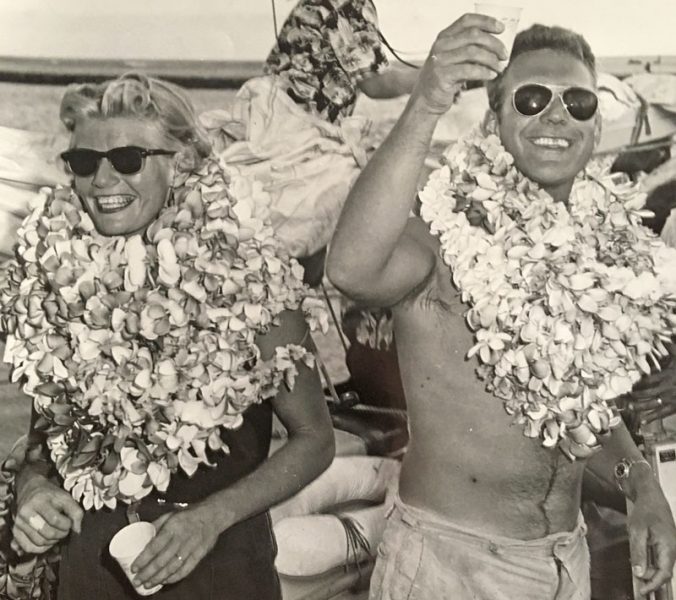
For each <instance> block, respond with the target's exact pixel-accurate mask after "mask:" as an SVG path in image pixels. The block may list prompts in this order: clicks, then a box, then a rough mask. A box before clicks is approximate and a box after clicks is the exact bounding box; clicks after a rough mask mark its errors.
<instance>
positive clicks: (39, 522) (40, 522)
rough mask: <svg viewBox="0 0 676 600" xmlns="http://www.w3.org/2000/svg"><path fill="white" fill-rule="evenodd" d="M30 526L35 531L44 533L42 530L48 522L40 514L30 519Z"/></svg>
mask: <svg viewBox="0 0 676 600" xmlns="http://www.w3.org/2000/svg"><path fill="white" fill-rule="evenodd" d="M28 524H29V525H30V526H31V527H32V528H33V529H35V531H42V528H43V527H44V526H45V525H46V524H47V522H46V521H45V520H44V519H43V518H42V517H41V516H40V515H38V514H35V515H32V516H31V518H30V519H28Z"/></svg>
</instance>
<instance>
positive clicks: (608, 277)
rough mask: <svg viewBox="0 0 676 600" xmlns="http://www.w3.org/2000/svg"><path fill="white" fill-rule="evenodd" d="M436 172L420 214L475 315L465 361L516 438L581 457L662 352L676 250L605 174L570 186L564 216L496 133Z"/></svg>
mask: <svg viewBox="0 0 676 600" xmlns="http://www.w3.org/2000/svg"><path fill="white" fill-rule="evenodd" d="M445 161H446V164H445V165H444V166H443V167H441V168H440V169H438V170H436V171H435V172H433V173H432V174H431V176H430V178H429V181H428V183H427V185H426V187H425V188H424V190H423V191H422V192H421V193H420V200H421V203H422V208H421V216H422V218H423V220H424V221H426V222H427V223H429V225H430V231H431V232H432V234H434V235H437V236H438V237H439V240H440V245H441V248H440V252H441V256H442V258H443V260H444V262H445V263H446V264H447V265H448V266H449V267H450V269H451V272H452V280H453V283H454V284H455V286H456V287H457V288H458V290H459V291H460V292H461V295H462V300H463V302H466V303H468V304H469V305H470V308H469V309H468V311H467V313H466V319H467V323H468V324H469V327H470V328H471V329H472V330H473V331H474V332H475V340H476V344H475V345H474V346H473V347H472V348H471V349H470V350H469V352H468V355H467V356H468V357H471V356H474V355H477V356H478V358H479V361H480V366H479V368H478V374H479V376H480V378H481V379H482V380H484V381H485V382H486V385H487V389H488V391H490V392H492V393H493V394H494V395H495V396H496V397H498V398H500V399H501V400H503V402H504V405H505V408H506V410H507V412H508V413H509V414H511V415H514V418H515V422H516V423H519V424H521V425H523V426H524V433H525V435H527V436H529V437H533V438H537V437H540V438H541V439H542V444H543V445H544V446H546V447H554V446H556V445H558V446H559V447H560V448H561V449H562V450H563V451H564V452H565V453H566V454H567V455H568V456H569V457H570V458H571V459H574V458H575V457H584V456H588V455H589V454H590V453H591V452H592V450H593V449H594V448H595V447H597V446H598V445H599V438H598V436H601V435H604V434H606V433H608V432H609V431H610V429H611V428H612V427H614V426H616V425H618V424H619V422H620V418H619V416H618V415H617V413H616V410H615V409H614V407H613V405H612V403H610V404H609V403H608V401H610V400H612V399H613V398H615V397H617V396H619V395H621V394H624V393H626V392H628V391H630V390H631V388H632V386H633V384H634V383H635V382H636V381H637V380H638V379H639V378H640V377H641V376H642V374H644V373H649V372H650V371H651V369H659V368H660V366H659V363H658V359H659V357H661V356H664V355H666V353H667V350H666V347H665V345H664V342H668V341H670V339H671V336H672V335H673V334H674V329H675V326H676V317H675V315H674V310H675V309H676V273H675V271H676V269H675V268H674V265H676V250H674V249H672V248H668V247H667V246H665V244H664V243H663V242H662V241H661V240H660V239H659V238H657V237H656V236H655V235H654V234H652V233H651V232H650V231H649V230H648V229H647V228H645V227H643V226H642V225H641V224H640V219H641V217H642V216H645V215H646V211H642V210H641V209H642V207H643V205H644V202H645V195H644V194H640V193H638V192H637V190H636V186H634V185H632V184H629V185H615V184H614V183H613V179H612V178H611V177H610V175H609V173H608V171H607V169H601V171H600V172H599V173H598V174H597V176H595V177H590V176H589V175H587V176H586V177H583V178H579V179H577V180H576V182H575V184H574V187H573V190H572V193H571V197H570V201H569V204H568V206H567V205H566V204H564V203H561V202H555V201H554V199H553V198H552V197H551V196H550V195H549V194H548V193H546V192H545V191H544V190H542V189H540V188H539V187H538V185H537V184H535V183H534V182H532V181H530V180H529V179H528V178H526V177H525V176H524V175H522V174H521V173H520V172H519V171H518V170H517V169H516V168H515V167H514V166H513V158H512V156H511V155H510V154H509V153H508V152H507V151H506V150H505V149H504V147H503V146H502V145H501V143H500V140H499V138H498V137H497V136H496V135H494V134H489V135H484V134H482V133H481V132H479V131H476V132H474V133H473V134H472V135H470V136H468V137H467V138H465V139H463V140H460V141H459V142H458V143H457V144H456V145H454V146H452V147H451V148H450V149H449V150H447V152H446V154H445ZM648 214H650V213H648ZM470 221H471V222H472V223H470ZM477 221H480V223H477ZM479 224H480V225H481V226H477V225H479Z"/></svg>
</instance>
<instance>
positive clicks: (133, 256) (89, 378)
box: [1, 75, 333, 600]
mask: <svg viewBox="0 0 676 600" xmlns="http://www.w3.org/2000/svg"><path fill="white" fill-rule="evenodd" d="M61 118H62V121H63V122H64V124H65V125H66V127H67V128H68V129H69V131H70V132H71V144H70V149H69V150H68V151H67V152H64V153H63V155H62V157H63V160H64V161H65V163H66V164H67V166H68V168H69V170H70V172H71V173H72V175H73V192H74V193H72V194H71V193H69V192H68V191H64V190H61V191H57V192H56V193H55V194H54V196H53V197H52V198H49V199H48V200H47V203H46V205H45V208H44V209H41V210H37V211H36V212H34V213H33V215H32V217H31V218H29V219H28V220H27V221H26V223H24V226H23V230H22V237H21V239H20V244H19V255H18V259H17V261H16V263H15V264H14V266H12V267H10V271H9V273H8V274H6V275H5V278H4V280H3V285H2V286H1V288H2V289H1V291H2V297H3V300H5V301H7V300H9V299H10V298H11V302H10V304H12V306H13V307H17V306H20V305H21V304H22V302H26V303H30V302H32V300H30V297H33V298H35V297H37V298H39V299H40V301H39V303H40V304H39V305H40V306H41V307H42V309H41V310H45V312H44V313H42V312H41V313H40V316H39V317H37V318H36V319H33V317H30V318H29V320H30V321H31V324H28V323H27V322H24V321H23V317H22V316H21V315H22V314H23V313H22V312H21V311H19V312H18V313H17V312H15V311H14V308H7V309H6V310H5V311H4V315H3V317H4V319H3V320H4V323H5V325H6V327H5V329H6V330H7V331H8V333H9V337H8V346H9V347H11V348H12V350H13V352H14V355H13V360H14V372H15V374H16V373H22V374H23V378H22V381H23V382H24V390H25V391H27V392H28V394H29V395H30V396H32V397H33V401H34V414H33V418H32V424H31V440H32V444H31V447H30V449H29V452H28V455H27V463H26V464H25V466H24V467H23V468H22V469H21V470H20V472H19V474H18V476H17V481H16V506H17V511H16V518H15V523H14V528H13V535H14V545H15V547H17V548H19V549H20V550H21V551H23V552H25V553H36V554H39V553H44V552H47V551H48V550H50V549H51V548H53V547H54V546H55V545H57V544H61V563H60V568H59V582H58V597H59V600H64V599H65V600H67V599H69V598H78V599H81V598H111V599H112V598H115V599H118V598H133V597H136V595H135V593H134V591H133V588H132V586H131V584H130V583H129V582H128V581H127V579H126V578H125V576H124V574H123V573H122V571H121V570H120V569H119V567H117V566H116V565H115V564H114V561H113V560H112V559H111V558H110V556H109V555H108V553H107V550H106V548H107V544H108V543H109V541H110V539H111V538H112V537H113V535H114V534H115V533H116V532H117V531H118V530H119V529H121V528H122V527H123V526H124V525H126V524H127V520H128V518H129V519H135V518H140V519H141V520H146V521H152V522H153V523H154V524H155V527H156V530H157V535H156V537H155V538H154V539H153V540H152V541H151V542H150V543H149V544H148V546H147V547H146V549H145V550H144V551H143V553H142V554H141V555H140V556H139V557H138V559H137V560H136V562H135V564H134V569H133V570H134V571H135V573H136V579H135V581H134V583H135V584H137V585H143V586H145V587H146V588H152V587H153V586H155V585H156V584H164V587H163V588H162V589H161V590H160V591H159V592H158V593H157V594H156V597H157V598H158V599H160V598H161V599H165V598H166V599H172V598H175V599H178V598H213V597H218V598H223V599H227V598H233V599H235V598H257V599H268V598H269V599H279V598H280V597H281V595H280V588H279V582H278V579H277V574H276V571H275V569H274V559H275V553H276V547H275V542H274V538H273V536H272V533H271V528H270V523H269V517H268V513H267V509H268V508H269V507H270V506H272V505H274V504H276V503H278V502H279V501H281V500H283V499H286V498H287V497H289V496H291V495H292V494H293V493H295V492H296V491H298V490H299V489H300V488H301V487H303V486H304V485H305V484H307V483H308V482H309V481H311V480H312V479H314V478H315V477H316V476H317V475H319V473H321V472H322V471H323V470H324V469H325V468H326V467H327V466H328V465H329V463H330V461H331V459H332V456H333V435H332V430H331V425H330V419H329V417H328V413H327V409H326V406H325V403H324V401H323V395H322V390H321V386H320V382H319V378H318V376H317V373H316V370H314V369H313V368H311V365H312V363H313V361H312V355H311V352H312V344H311V341H310V337H309V335H308V329H307V326H306V323H305V321H304V319H303V312H302V311H301V309H300V301H301V299H302V297H303V295H304V294H305V289H304V287H303V286H302V283H301V281H300V274H301V272H302V270H301V269H300V268H299V267H298V265H294V264H293V263H292V262H289V261H288V259H287V258H286V257H285V254H284V253H283V252H280V250H279V246H278V244H277V242H276V240H275V239H274V237H273V236H272V235H271V230H270V228H269V226H268V225H267V224H266V223H265V222H264V221H263V220H261V219H260V218H259V216H258V214H257V212H256V207H255V203H254V202H253V201H252V199H251V198H247V197H239V198H237V197H235V196H234V195H233V190H234V189H235V188H237V189H239V190H242V189H245V188H246V186H242V185H237V182H232V183H233V185H232V186H231V185H230V183H231V182H230V180H229V179H228V177H226V175H225V174H224V172H223V167H222V165H221V164H220V163H219V162H218V161H217V160H216V159H214V158H213V157H211V155H210V144H209V142H208V140H207V137H206V135H205V133H204V131H203V130H202V128H201V127H200V126H199V125H198V123H197V120H196V117H195V114H194V112H193V109H192V107H191V105H190V103H189V101H188V100H187V99H186V97H185V95H184V94H183V92H182V91H181V90H180V89H179V88H177V87H176V86H173V85H171V84H169V83H166V82H163V81H160V80H157V79H151V78H146V77H144V76H140V75H126V76H122V77H120V78H119V79H116V80H114V81H108V82H105V83H103V84H100V85H76V86H71V87H69V88H68V90H67V91H66V94H65V96H64V98H63V101H62V105H61ZM64 232H65V233H64ZM38 239H39V241H38ZM57 239H58V242H57V241H55V240H57ZM36 256H38V257H39V259H38V260H37V261H36V262H34V261H33V259H34V257H36ZM22 278H23V279H26V278H28V279H30V281H31V282H32V289H31V290H29V292H28V296H26V295H25V294H24V292H25V291H26V290H25V289H24V290H22V289H20V283H19V285H17V282H20V281H21V280H22ZM31 278H32V279H31ZM12 282H14V283H12ZM59 296H60V297H59ZM5 306H7V305H5ZM35 309H36V310H38V308H37V305H36V306H35ZM306 316H307V317H308V318H310V320H312V318H314V317H312V315H311V314H309V313H308V314H307V315H306ZM30 331H33V334H36V333H39V332H41V333H42V337H40V339H41V340H42V341H38V342H37V345H34V342H35V340H36V339H38V338H37V337H35V335H34V336H33V337H32V338H31V337H30V335H27V334H28V333H29V332H30ZM38 337H39V336H38ZM46 340H50V342H47V341H46ZM97 340H98V342H100V344H98V345H97ZM50 344H51V345H50ZM54 344H56V346H54ZM92 344H94V345H93V346H92ZM40 346H41V348H40ZM57 347H58V349H57ZM29 348H30V351H29V352H28V354H30V355H32V356H35V353H36V352H37V353H38V354H40V353H42V355H43V359H44V360H43V362H42V364H41V365H38V364H37V363H35V362H34V361H32V362H31V359H30V358H28V355H27V354H26V350H28V349H29ZM45 357H47V358H45ZM47 363H49V364H47ZM268 400H269V401H268ZM273 412H274V413H275V414H276V415H277V416H278V417H279V419H280V420H281V422H282V423H283V424H284V425H285V426H286V428H287V429H288V431H289V437H288V443H287V444H286V445H285V446H284V447H282V448H281V449H280V450H279V451H277V452H276V453H275V454H274V455H272V456H271V457H269V458H268V451H269V442H270V435H271V419H272V413H273ZM36 441H37V443H36ZM83 509H84V510H83Z"/></svg>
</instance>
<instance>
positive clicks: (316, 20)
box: [265, 0, 387, 122]
mask: <svg viewBox="0 0 676 600" xmlns="http://www.w3.org/2000/svg"><path fill="white" fill-rule="evenodd" d="M386 66H387V57H386V56H385V53H384V50H383V47H382V45H381V42H380V38H379V36H378V23H377V14H376V8H375V6H374V5H373V2H372V0H300V2H298V4H297V5H296V6H295V8H294V9H293V10H292V11H291V13H290V15H289V17H288V18H287V20H286V22H285V23H284V25H283V27H282V30H281V32H280V33H279V36H278V38H277V45H276V46H275V47H274V48H273V49H272V52H271V53H270V55H269V56H268V58H267V60H266V62H265V72H266V74H278V75H282V76H283V77H284V78H285V80H286V82H288V88H287V93H288V94H289V96H291V98H293V99H294V101H295V102H297V103H298V104H301V105H303V106H305V108H306V109H307V110H308V111H310V112H312V113H314V114H317V115H319V116H320V117H322V118H324V119H327V120H328V121H331V122H334V121H336V120H338V119H339V118H340V117H344V116H348V115H350V114H352V111H353V110H354V106H355V102H356V100H357V92H358V89H357V84H358V83H359V81H361V80H362V79H364V78H365V77H366V76H368V75H369V74H375V73H379V72H381V71H382V70H383V69H384V68H385V67H386Z"/></svg>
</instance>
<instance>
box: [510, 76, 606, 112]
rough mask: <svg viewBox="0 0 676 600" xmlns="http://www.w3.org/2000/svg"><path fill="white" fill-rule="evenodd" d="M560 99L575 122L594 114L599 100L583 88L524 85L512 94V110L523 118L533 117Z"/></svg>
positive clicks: (539, 84)
mask: <svg viewBox="0 0 676 600" xmlns="http://www.w3.org/2000/svg"><path fill="white" fill-rule="evenodd" d="M555 97H557V98H560V99H561V102H562V103H563V106H565V108H566V110H567V111H568V114H570V116H571V117H573V119H576V120H577V121H588V120H589V119H591V118H592V117H593V116H594V113H596V109H597V108H598V105H599V99H598V96H597V95H596V93H595V92H593V91H592V90H589V89H587V88H583V87H576V86H568V85H553V84H549V83H548V84H544V83H526V84H524V85H521V86H519V87H518V88H516V89H515V90H514V92H513V93H512V105H513V106H514V110H515V111H516V112H518V113H519V114H521V115H523V116H524V117H534V116H535V115H538V114H540V113H541V112H542V111H543V110H545V109H546V108H547V107H548V106H549V105H550V104H551V103H552V101H553V100H554V98H555Z"/></svg>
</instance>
